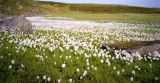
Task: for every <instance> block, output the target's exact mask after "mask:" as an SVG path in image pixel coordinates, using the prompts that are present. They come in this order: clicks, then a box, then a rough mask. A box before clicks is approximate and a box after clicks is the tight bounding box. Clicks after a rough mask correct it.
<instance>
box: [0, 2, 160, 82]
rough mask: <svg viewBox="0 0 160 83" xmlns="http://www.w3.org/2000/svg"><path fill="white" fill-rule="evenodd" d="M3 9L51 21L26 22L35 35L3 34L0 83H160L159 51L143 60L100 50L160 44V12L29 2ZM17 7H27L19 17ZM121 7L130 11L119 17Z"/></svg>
mask: <svg viewBox="0 0 160 83" xmlns="http://www.w3.org/2000/svg"><path fill="white" fill-rule="evenodd" d="M11 2H12V3H13V5H10V3H11ZM1 3H2V2H1ZM3 3H5V4H3V5H1V8H2V9H3V13H4V14H5V15H19V14H28V11H32V12H33V13H34V14H45V15H46V14H47V15H46V16H43V17H42V16H41V17H40V16H38V17H37V16H35V17H27V19H28V20H29V21H31V23H32V26H33V27H32V28H33V33H32V34H30V33H28V32H16V31H14V32H8V31H4V32H2V31H1V32H0V83H22V82H27V83H71V82H73V83H75V82H76V83H77V82H79V83H97V82H98V83H108V82H112V83H119V82H120V83H130V82H133V83H140V82H144V83H150V82H152V83H159V82H160V70H159V69H160V61H159V59H160V49H158V50H154V51H153V52H151V53H147V54H141V53H138V52H135V53H129V52H127V51H126V50H124V49H116V48H112V47H110V46H109V45H108V46H107V45H106V46H105V48H104V49H103V48H102V47H103V46H102V45H103V44H117V46H119V47H123V46H124V47H125V46H130V47H132V46H138V45H145V43H148V42H150V41H159V40H160V23H159V22H160V15H159V9H155V8H141V7H128V6H114V5H101V4H99V5H97V4H96V5H94V4H66V3H57V2H53V3H51V2H35V1H28V0H6V2H3ZM17 3H20V4H21V5H22V6H23V7H20V10H21V11H20V12H18V11H16V10H17V9H15V8H17V7H18V8H19V6H16V5H14V4H17ZM23 4H24V5H23ZM31 4H34V5H31ZM83 5H84V6H83ZM28 6H29V7H28ZM95 6H96V7H95ZM6 7H10V8H11V10H10V9H9V10H7V9H5V8H6ZM33 7H35V8H37V7H38V8H39V9H38V8H37V9H35V10H32V8H33ZM83 7H87V8H86V9H84V8H83ZM88 7H90V8H95V9H96V10H97V8H98V9H99V7H100V8H101V7H104V9H103V10H99V11H98V10H97V11H96V10H94V9H92V10H88ZM123 7H125V8H126V7H127V10H123V11H124V12H122V10H121V11H117V10H119V9H117V8H122V9H123ZM12 8H13V9H12ZM21 8H22V9H21ZM27 8H28V9H27ZM52 8H53V9H52ZM106 8H109V9H110V8H115V9H114V10H112V11H111V10H108V9H106ZM137 9H138V10H137ZM26 10H28V11H26ZM93 11H94V12H93ZM137 13H138V14H137ZM53 16H54V18H53ZM55 17H57V18H55ZM62 17H63V18H62ZM66 19H67V20H66ZM82 20H83V21H82ZM141 41H144V42H142V43H139V42H141ZM137 42H138V43H137ZM156 44H157V43H156Z"/></svg>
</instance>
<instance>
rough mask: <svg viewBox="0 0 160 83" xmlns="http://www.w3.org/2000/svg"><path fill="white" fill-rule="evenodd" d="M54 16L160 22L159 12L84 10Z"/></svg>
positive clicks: (91, 19) (105, 20) (93, 19)
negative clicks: (107, 12)
mask: <svg viewBox="0 0 160 83" xmlns="http://www.w3.org/2000/svg"><path fill="white" fill-rule="evenodd" d="M53 16H63V17H69V18H73V19H77V20H90V21H97V22H127V23H160V15H159V14H93V13H84V12H68V13H54V14H53Z"/></svg>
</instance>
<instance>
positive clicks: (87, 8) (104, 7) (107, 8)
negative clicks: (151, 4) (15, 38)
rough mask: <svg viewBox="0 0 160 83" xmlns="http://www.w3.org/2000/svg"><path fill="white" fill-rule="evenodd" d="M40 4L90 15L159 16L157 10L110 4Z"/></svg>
mask: <svg viewBox="0 0 160 83" xmlns="http://www.w3.org/2000/svg"><path fill="white" fill-rule="evenodd" d="M40 3H42V4H50V5H53V6H56V7H66V8H68V10H70V11H80V12H91V13H138V14H160V9H158V8H144V7H135V6H127V5H112V4H70V3H61V2H46V1H40Z"/></svg>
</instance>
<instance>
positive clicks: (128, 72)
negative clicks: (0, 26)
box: [0, 31, 160, 83]
mask: <svg viewBox="0 0 160 83" xmlns="http://www.w3.org/2000/svg"><path fill="white" fill-rule="evenodd" d="M0 34H1V35H0V37H1V38H4V39H1V41H0V43H1V44H2V45H1V48H0V56H3V58H0V82H2V83H4V82H5V83H22V82H27V83H28V82H29V83H35V82H36V83H46V82H47V81H45V80H43V79H42V77H43V76H44V75H46V76H47V77H51V81H50V82H51V83H54V82H57V80H58V79H61V82H62V83H68V82H69V79H70V78H72V79H73V82H78V83H108V82H112V83H129V82H131V81H130V77H133V78H134V81H133V82H134V83H140V82H145V83H146V82H148V83H150V82H152V83H156V82H157V83H158V82H159V80H158V81H156V80H155V78H156V77H158V78H160V74H159V72H160V70H159V69H160V62H159V61H154V60H153V61H150V60H147V61H145V60H141V61H137V60H134V61H133V63H131V62H128V61H123V60H119V59H114V60H112V59H111V58H112V57H114V55H113V54H112V53H111V54H108V55H111V56H112V57H111V58H106V57H105V58H104V60H106V59H109V61H110V63H111V65H110V66H108V64H107V63H106V62H104V63H100V60H101V59H102V57H94V56H93V52H92V51H91V50H89V51H87V50H85V49H83V48H79V49H83V50H85V53H86V54H87V55H90V56H91V57H90V58H89V62H90V66H87V64H86V58H85V57H84V54H78V53H76V54H75V52H76V51H74V48H70V49H69V50H67V49H65V48H64V51H61V50H60V49H59V48H56V49H55V50H54V51H53V52H51V51H49V49H48V48H44V47H41V46H40V45H38V44H37V45H36V47H30V46H27V45H24V46H19V45H17V44H10V43H9V42H8V41H9V40H12V39H26V38H29V39H31V40H34V39H35V38H36V37H42V36H47V41H45V42H44V43H43V44H44V45H47V43H49V44H58V43H56V42H52V41H51V40H50V39H49V37H52V39H54V40H57V41H58V42H60V44H58V45H60V46H62V45H63V42H62V40H61V39H62V38H63V36H62V34H63V33H62V32H61V31H36V32H35V33H34V34H33V35H28V34H27V33H26V34H23V35H22V34H21V35H20V34H18V33H17V35H15V36H13V37H11V36H10V37H9V33H5V34H4V33H0ZM66 34H68V35H70V37H74V38H75V39H77V40H78V39H80V40H82V41H85V40H86V39H87V41H88V42H89V39H90V38H91V37H93V36H94V35H92V34H91V33H85V35H80V34H83V33H76V32H72V33H71V32H66ZM78 36H79V37H78ZM96 42H98V41H94V42H92V44H94V45H95V46H96V47H100V45H99V44H96ZM18 48H20V49H19V52H16V51H17V50H18ZM23 49H25V51H23ZM71 50H73V51H71ZM98 50H101V49H100V48H98ZM36 55H41V56H42V57H43V59H44V61H41V60H40V59H39V58H37V57H35V56H36ZM108 55H107V56H108ZM60 56H61V57H60ZM66 56H71V59H69V60H67V61H66V60H65V57H66ZM77 57H79V59H77ZM11 60H15V63H14V64H11ZM55 62H56V63H57V64H56V65H55V64H54V63H55ZM64 62H65V63H66V67H65V68H64V69H62V67H61V65H62V64H63V63H64ZM21 64H23V65H24V67H22V66H21ZM149 64H152V67H150V66H149ZM9 65H12V69H8V67H9ZM92 65H94V67H97V70H94V68H92V67H91V66H92ZM135 66H139V68H140V69H141V70H138V69H136V68H135ZM88 67H89V68H90V70H87V68H88ZM113 67H116V69H115V70H113ZM77 68H79V69H80V72H76V69H77ZM123 69H124V70H125V71H124V72H122V70H123ZM84 70H87V71H88V74H87V76H85V77H83V79H82V80H80V79H79V78H80V76H81V75H82V74H83V71H84ZM117 71H120V75H117ZM132 71H135V72H136V74H135V75H134V74H132ZM37 76H40V79H37V78H36V77H37Z"/></svg>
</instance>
